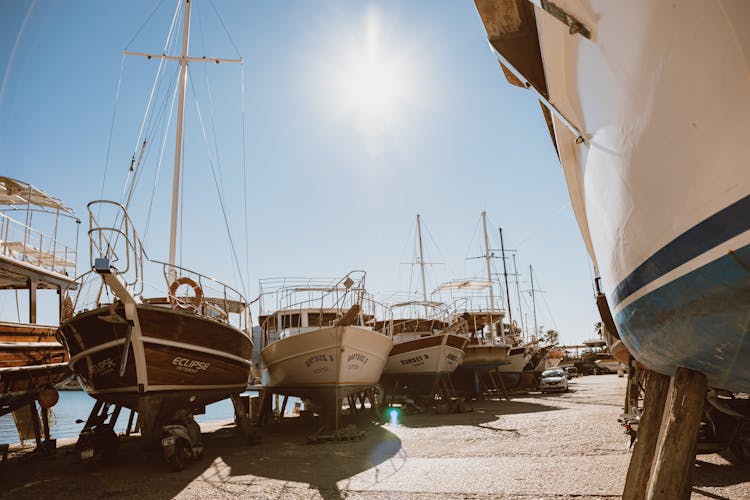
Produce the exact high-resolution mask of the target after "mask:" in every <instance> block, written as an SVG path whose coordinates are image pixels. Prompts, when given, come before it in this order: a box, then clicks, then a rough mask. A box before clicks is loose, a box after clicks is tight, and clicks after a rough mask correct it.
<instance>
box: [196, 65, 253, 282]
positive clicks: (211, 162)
mask: <svg viewBox="0 0 750 500" xmlns="http://www.w3.org/2000/svg"><path fill="white" fill-rule="evenodd" d="M190 89H191V90H192V91H193V95H194V96H195V97H196V99H195V109H196V111H197V113H198V122H199V123H200V126H201V132H202V134H203V140H204V142H205V144H206V147H207V148H208V136H207V134H206V127H205V124H204V123H203V114H202V113H201V109H200V105H199V104H198V99H197V94H196V92H195V86H194V84H193V80H192V79H190ZM208 162H209V165H211V174H212V177H213V181H214V186H215V187H216V193H217V196H218V198H219V205H220V207H221V214H222V217H223V218H224V226H225V228H226V230H227V237H228V239H229V247H230V250H231V253H232V258H233V265H234V266H236V267H235V269H236V271H237V273H238V274H239V277H240V283H241V285H242V293H243V295H246V294H247V291H246V286H245V280H244V277H243V275H242V268H241V267H240V264H239V259H238V258H237V250H236V248H235V246H234V240H233V238H232V231H231V228H230V226H229V218H228V217H227V211H226V206H225V203H224V195H223V191H222V189H221V186H220V184H219V179H218V176H217V173H216V168H217V167H218V165H216V164H215V162H214V159H213V157H212V156H211V154H210V153H209V158H208Z"/></svg>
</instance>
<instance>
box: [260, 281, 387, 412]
mask: <svg viewBox="0 0 750 500" xmlns="http://www.w3.org/2000/svg"><path fill="white" fill-rule="evenodd" d="M365 276H366V273H365V272H364V271H351V272H349V273H348V274H347V275H346V276H344V277H343V278H340V279H324V278H322V279H321V278H319V279H314V278H311V279H307V278H266V279H262V280H260V283H259V286H260V299H259V300H260V311H261V312H260V316H259V322H260V326H261V328H262V329H263V344H262V349H261V352H260V356H261V384H262V386H263V388H264V390H265V391H267V393H268V394H281V395H284V396H297V397H300V398H302V399H303V400H304V401H307V402H308V404H306V406H314V407H316V408H318V409H319V410H320V411H321V413H323V414H325V415H326V416H327V417H332V416H333V417H335V418H336V426H337V425H338V415H339V412H340V410H341V402H342V400H343V399H344V398H347V397H349V396H353V395H355V394H358V393H362V392H364V391H367V390H368V389H371V388H373V387H374V386H375V385H377V383H378V381H379V380H380V375H381V374H382V372H383V367H384V366H385V363H386V360H387V359H388V354H389V353H390V351H391V348H392V347H393V340H392V316H390V315H389V317H386V318H385V319H384V320H381V321H384V322H385V323H384V324H383V325H382V327H381V329H380V331H378V330H376V329H375V328H374V325H375V322H376V320H375V312H376V311H375V309H376V306H378V305H379V304H378V303H377V302H376V301H374V300H373V299H372V298H370V297H369V295H368V294H367V291H366V289H365ZM378 310H379V311H380V310H382V311H385V312H386V313H387V312H388V311H389V309H388V308H387V307H385V306H383V305H380V307H378ZM381 314H384V313H383V312H381ZM306 409H307V408H306Z"/></svg>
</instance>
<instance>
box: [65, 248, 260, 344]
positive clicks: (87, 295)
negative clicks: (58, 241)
mask: <svg viewBox="0 0 750 500" xmlns="http://www.w3.org/2000/svg"><path fill="white" fill-rule="evenodd" d="M148 262H149V263H152V264H155V265H161V266H162V269H163V275H164V279H165V281H166V282H167V284H168V286H167V293H164V284H163V283H160V284H156V283H150V282H145V285H144V288H145V290H146V292H144V293H148V295H149V296H148V297H145V296H144V295H143V294H141V295H139V296H138V300H139V301H141V302H142V303H146V304H152V305H157V306H164V307H173V308H175V309H182V310H185V311H189V312H193V313H194V314H197V315H199V316H203V317H206V318H210V319H213V320H215V321H220V322H222V323H229V324H232V325H233V326H235V327H237V328H238V329H240V330H243V331H245V330H246V329H248V328H249V327H250V325H251V324H252V317H251V314H250V308H249V307H248V302H247V301H246V300H245V298H244V296H243V295H242V294H241V293H240V292H239V291H237V290H235V289H234V288H232V287H231V286H229V285H226V284H224V283H222V282H220V281H217V280H215V279H213V278H210V277H208V276H205V275H202V274H200V273H197V272H194V271H190V270H188V269H184V268H182V267H179V266H170V265H169V264H167V263H163V262H159V261H148ZM173 272H174V273H176V274H175V275H176V276H177V278H176V279H177V280H180V279H181V278H187V279H189V280H190V281H191V282H192V283H194V284H195V285H196V286H197V287H199V288H200V292H199V296H198V298H197V299H196V293H195V290H196V289H195V288H193V286H192V284H189V283H188V286H187V287H186V290H181V289H180V287H174V289H171V288H170V286H169V285H170V284H171V283H173V282H170V281H169V277H170V276H171V275H172V274H173ZM183 281H185V282H186V280H183ZM64 292H65V299H64V303H63V307H64V311H63V317H66V316H71V315H72V314H73V313H81V312H86V311H89V310H92V309H96V308H99V307H103V306H106V305H110V304H114V303H116V302H117V297H116V296H115V295H114V294H113V293H112V291H111V290H109V288H108V287H107V285H106V284H105V282H104V280H101V279H99V276H98V274H97V273H96V272H94V271H88V272H86V273H84V274H82V275H81V276H79V277H78V278H77V279H76V283H75V285H71V286H70V287H68V288H67V289H66V290H65V291H64Z"/></svg>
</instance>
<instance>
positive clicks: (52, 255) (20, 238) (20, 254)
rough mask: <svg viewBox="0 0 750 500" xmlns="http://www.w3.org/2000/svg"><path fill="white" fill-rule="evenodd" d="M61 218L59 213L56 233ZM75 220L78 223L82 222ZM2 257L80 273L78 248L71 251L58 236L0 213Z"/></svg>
mask: <svg viewBox="0 0 750 500" xmlns="http://www.w3.org/2000/svg"><path fill="white" fill-rule="evenodd" d="M29 218H30V217H29ZM59 219H60V215H59V214H58V215H57V216H56V217H55V220H54V231H55V232H56V231H57V228H58V222H59ZM73 220H75V221H76V222H78V219H75V218H73ZM76 226H77V224H76ZM76 231H77V229H76ZM77 240H78V238H76V241H77ZM0 254H2V255H4V256H6V257H10V258H12V259H16V260H19V261H22V262H27V263H29V264H31V265H34V266H37V267H40V268H42V269H46V270H48V271H52V272H55V273H58V274H64V275H68V276H75V274H76V261H77V257H78V250H77V248H71V247H69V246H68V245H65V244H64V243H62V242H61V241H59V240H58V239H57V238H56V237H55V236H52V235H49V234H46V233H44V232H42V231H38V230H36V229H34V228H32V227H31V226H30V225H28V224H24V223H22V222H20V221H18V220H16V219H14V218H12V217H10V216H8V215H7V214H5V213H0Z"/></svg>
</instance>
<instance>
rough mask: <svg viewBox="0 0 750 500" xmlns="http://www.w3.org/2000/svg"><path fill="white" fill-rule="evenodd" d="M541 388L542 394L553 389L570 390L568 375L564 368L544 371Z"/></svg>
mask: <svg viewBox="0 0 750 500" xmlns="http://www.w3.org/2000/svg"><path fill="white" fill-rule="evenodd" d="M539 388H540V389H541V390H542V394H546V393H548V392H553V391H565V392H568V376H567V374H566V373H565V370H563V369H562V368H553V369H551V370H544V371H543V372H542V379H541V380H540V381H539Z"/></svg>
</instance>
